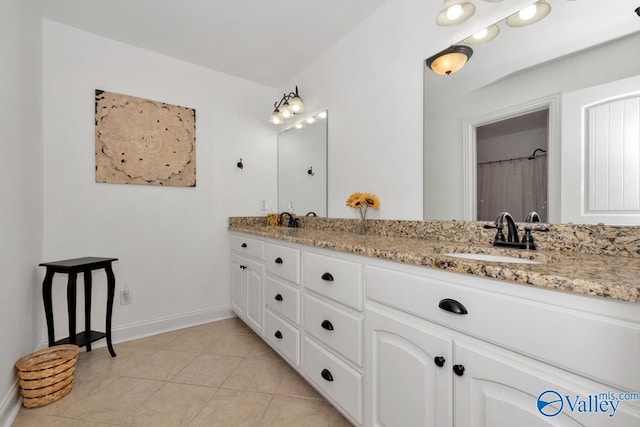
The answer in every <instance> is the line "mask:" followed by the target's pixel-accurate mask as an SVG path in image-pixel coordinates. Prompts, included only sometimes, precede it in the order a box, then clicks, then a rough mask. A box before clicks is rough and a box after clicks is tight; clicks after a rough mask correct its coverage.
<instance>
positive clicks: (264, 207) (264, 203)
mask: <svg viewBox="0 0 640 427" xmlns="http://www.w3.org/2000/svg"><path fill="white" fill-rule="evenodd" d="M267 209H268V207H267V201H266V200H265V199H260V210H261V211H266V210H267Z"/></svg>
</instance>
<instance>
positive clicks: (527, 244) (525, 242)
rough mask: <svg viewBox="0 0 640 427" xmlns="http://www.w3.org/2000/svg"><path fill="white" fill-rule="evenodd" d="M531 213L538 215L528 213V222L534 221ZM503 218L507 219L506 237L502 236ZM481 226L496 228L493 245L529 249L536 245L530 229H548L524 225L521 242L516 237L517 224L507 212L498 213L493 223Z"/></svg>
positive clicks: (546, 228) (547, 229) (533, 248)
mask: <svg viewBox="0 0 640 427" xmlns="http://www.w3.org/2000/svg"><path fill="white" fill-rule="evenodd" d="M532 214H535V216H538V214H537V213H535V212H531V213H530V214H529V215H527V219H529V217H530V216H531V217H532V218H531V219H532V221H530V222H536V221H535V218H534V217H533V215H532ZM505 220H506V221H507V237H506V238H505V237H504V232H503V229H504V222H505ZM539 221H540V218H539V217H538V221H537V222H539ZM483 228H495V229H496V235H495V237H494V238H493V246H508V247H512V248H517V249H530V250H535V248H536V245H535V244H534V243H533V236H532V235H531V232H532V231H542V232H544V231H549V228H548V227H538V228H531V227H530V226H525V227H524V236H523V237H522V242H521V241H520V239H519V238H518V226H517V225H516V223H515V221H514V220H513V217H512V216H511V214H510V213H509V212H500V213H499V214H498V217H497V218H496V221H495V223H493V224H485V225H483Z"/></svg>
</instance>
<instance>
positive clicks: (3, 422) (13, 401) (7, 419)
mask: <svg viewBox="0 0 640 427" xmlns="http://www.w3.org/2000/svg"><path fill="white" fill-rule="evenodd" d="M21 405H22V400H21V397H20V388H19V386H18V381H16V382H15V383H14V384H13V387H11V390H9V393H7V395H6V396H5V397H4V399H2V402H0V427H11V424H13V420H15V419H16V416H17V415H18V411H19V410H20V406H21Z"/></svg>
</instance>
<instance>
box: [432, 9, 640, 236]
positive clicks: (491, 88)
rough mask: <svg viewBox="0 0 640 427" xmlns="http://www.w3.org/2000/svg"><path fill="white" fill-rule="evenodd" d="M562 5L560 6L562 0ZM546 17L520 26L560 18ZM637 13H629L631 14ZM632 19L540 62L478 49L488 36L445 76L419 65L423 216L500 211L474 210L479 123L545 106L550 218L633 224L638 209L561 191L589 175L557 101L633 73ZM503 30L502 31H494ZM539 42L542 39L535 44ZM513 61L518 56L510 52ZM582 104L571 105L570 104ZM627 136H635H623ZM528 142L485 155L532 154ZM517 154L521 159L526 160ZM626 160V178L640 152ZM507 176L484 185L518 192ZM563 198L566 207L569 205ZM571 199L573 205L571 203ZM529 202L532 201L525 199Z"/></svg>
mask: <svg viewBox="0 0 640 427" xmlns="http://www.w3.org/2000/svg"><path fill="white" fill-rule="evenodd" d="M565 3H571V2H565ZM554 5H555V3H554ZM558 5H560V4H558ZM563 7H565V6H564V3H563ZM603 7H604V6H603ZM552 16H553V12H552V14H551V15H550V16H549V17H547V19H548V20H549V22H548V23H547V24H546V26H542V25H540V24H541V23H539V24H536V25H540V27H538V28H536V25H534V26H532V27H531V28H529V29H528V30H527V31H530V32H533V31H542V32H551V33H553V32H554V31H553V28H554V27H553V26H552V25H558V26H559V25H562V22H558V21H556V22H555V24H554V22H553V20H552V19H550V18H552ZM601 19H603V20H604V19H607V17H606V16H602V17H601ZM637 19H638V18H637V16H636V17H635V20H636V21H637ZM636 21H633V23H635V26H634V28H633V30H632V31H629V30H627V32H626V33H624V35H623V36H622V37H619V38H616V39H615V40H605V39H607V37H612V34H613V33H611V32H609V33H607V32H605V33H603V35H601V37H602V39H603V40H601V43H599V44H596V45H595V46H594V45H593V43H592V45H591V46H590V47H587V48H584V46H582V47H581V48H580V49H578V51H575V52H570V53H563V54H562V55H561V56H559V57H554V58H553V59H552V60H549V59H544V61H543V63H540V64H538V65H533V64H530V65H528V66H526V67H524V68H522V69H509V66H510V64H509V63H508V59H509V58H508V57H509V53H505V52H510V51H512V50H510V49H506V48H505V45H499V44H498V45H496V46H495V48H497V49H498V51H501V52H500V54H501V55H502V56H503V57H505V58H504V59H502V60H500V59H497V58H499V57H496V56H492V55H491V54H489V51H488V50H484V49H494V47H490V46H489V45H490V44H491V43H495V41H494V42H491V43H490V44H489V45H487V46H484V45H483V46H481V47H475V46H474V50H475V51H476V52H475V53H474V56H473V58H472V60H470V62H469V63H468V64H467V65H466V66H465V68H463V69H462V70H461V71H459V72H458V73H456V74H453V75H451V76H438V75H436V74H434V73H433V72H431V71H430V70H429V69H428V68H426V67H425V68H424V70H425V80H424V96H425V103H424V114H425V117H424V218H425V219H426V220H429V219H437V220H451V219H456V220H477V219H480V220H484V219H486V217H488V218H491V219H495V216H496V215H497V214H498V213H499V212H500V211H503V210H508V209H509V208H508V207H507V206H505V207H503V208H500V209H498V208H497V207H493V208H491V210H496V212H493V214H491V213H487V214H486V217H484V216H483V217H480V216H478V207H479V204H478V200H477V191H478V182H477V179H476V178H477V169H478V163H482V159H481V156H483V155H484V154H482V151H481V150H480V151H479V150H478V145H477V144H478V135H477V133H478V129H482V127H483V126H485V125H488V124H490V123H493V122H495V121H497V120H500V119H503V118H505V117H514V116H518V115H521V114H524V113H533V112H536V111H541V110H544V109H548V110H549V112H548V131H547V135H546V137H547V138H546V139H547V144H548V146H547V148H546V149H547V153H546V154H547V157H546V158H547V162H548V163H547V164H548V178H547V187H548V206H547V207H548V209H547V213H548V220H549V222H574V223H598V222H605V223H608V224H634V223H635V224H640V210H638V211H637V212H636V211H634V210H633V209H632V210H630V211H627V212H621V211H620V210H619V209H618V210H615V209H614V210H611V211H609V212H603V211H600V212H596V213H593V214H591V213H590V212H589V211H588V205H586V203H588V200H587V197H586V196H585V197H583V198H582V199H581V200H580V201H576V198H575V197H568V195H570V194H571V195H575V194H581V192H582V189H581V187H582V186H583V185H584V184H585V183H588V182H590V181H589V180H590V176H588V175H586V174H588V171H589V167H590V166H589V165H588V164H586V163H585V157H588V155H587V154H585V153H586V150H587V148H585V147H584V146H583V145H584V144H582V145H581V143H579V142H578V143H577V144H576V143H568V142H567V143H566V144H565V141H564V139H565V138H573V136H566V133H567V129H566V128H565V126H564V123H563V122H564V121H566V120H565V119H564V115H565V112H564V111H561V108H560V106H561V105H562V106H563V109H564V107H565V105H564V98H565V97H566V96H569V95H571V94H572V93H574V92H575V91H579V90H582V89H585V88H590V87H597V86H599V85H602V84H604V83H606V82H611V81H617V80H622V79H626V78H629V77H632V76H636V75H640V61H638V60H637V58H636V57H635V55H633V54H632V52H634V51H635V50H637V46H638V45H640V33H638V32H635V31H637V28H638V27H637V24H638V22H636ZM543 22H544V21H543ZM520 30H521V29H518V31H520ZM582 31H584V29H583V30H582ZM621 31H622V30H621ZM505 32H506V31H504V32H503V33H505ZM510 35H511V34H501V36H500V37H509V36H510ZM527 40H529V41H530V43H539V42H540V40H541V38H540V37H535V33H529V35H528V37H527ZM602 42H604V43H602ZM553 48H554V45H553V44H549V45H548V50H553ZM542 49H543V46H541V47H540V49H539V50H542ZM534 50H535V49H534ZM513 52H514V55H516V56H517V55H518V52H517V51H513ZM545 53H548V52H545ZM487 59H491V60H492V61H493V62H495V63H494V64H492V63H491V61H489V63H487V61H486V60H487ZM520 59H521V58H520ZM514 62H518V61H516V60H515V59H514ZM627 89H628V90H627V93H632V92H633V91H634V88H632V87H628V88H627ZM635 91H636V92H638V91H640V87H636V88H635ZM618 95H619V94H616V95H612V96H618ZM581 108H582V107H576V110H580V109H581ZM630 111H631V110H630ZM583 130H584V129H583V128H582V127H581V125H580V119H578V125H577V127H576V129H574V130H573V133H574V134H577V135H579V134H580V133H581V132H583ZM628 130H629V132H627V133H628V134H629V135H635V134H634V133H633V132H634V130H633V129H628ZM520 136H521V135H517V134H516V135H513V136H512V138H511V140H512V142H513V143H514V145H519V143H520V142H522V141H523V140H524V138H522V137H520ZM630 138H634V137H633V136H630ZM635 138H636V140H635V144H636V145H638V144H640V138H638V137H637V136H636V137H635ZM503 142H504V141H503ZM530 148H531V147H525V146H521V147H520V148H517V149H519V150H521V151H520V152H519V154H514V153H513V152H507V150H503V151H504V153H502V155H503V158H493V159H491V160H508V159H510V158H516V157H525V156H526V157H528V156H529V155H531V154H532V151H529V150H530ZM561 154H562V156H561ZM592 157H593V156H592ZM619 157H620V156H619ZM620 158H621V157H620ZM491 160H486V161H491ZM627 160H628V159H627ZM523 161H524V162H526V160H523ZM620 161H622V160H620ZM633 163H635V164H634V165H632V166H630V167H631V168H632V169H633V171H632V173H630V174H628V176H632V177H633V176H635V175H634V173H637V172H638V168H640V157H639V159H637V160H634V162H633ZM620 164H622V163H620ZM592 166H593V165H592ZM592 169H593V168H592ZM614 169H615V168H614ZM576 176H577V177H578V178H577V179H576ZM625 176H626V175H625ZM606 179H609V178H606ZM624 179H626V178H624ZM512 181H513V179H512V178H509V177H503V178H500V179H498V181H497V183H493V184H492V185H491V188H492V191H495V192H497V193H499V195H500V197H502V196H505V195H506V196H511V195H513V196H514V197H520V196H521V195H520V194H519V191H514V190H508V189H506V187H505V186H503V185H501V184H500V183H502V184H504V183H507V182H512ZM617 182H618V183H619V184H620V186H622V185H623V184H625V187H627V186H628V185H627V184H630V183H629V182H628V181H624V180H623V179H622V178H621V179H619V180H618V181H617ZM443 183H446V185H445V184H443ZM594 187H597V185H596V186H594ZM570 203H571V204H572V206H569V204H570ZM576 203H578V204H579V206H576ZM592 204H593V203H592ZM585 206H586V207H585ZM530 209H531V210H537V209H538V208H537V207H535V206H532V207H531V208H530ZM524 210H525V211H526V210H528V208H524ZM483 215H484V214H483ZM523 219H524V217H523V218H518V217H516V220H519V221H522V220H523Z"/></svg>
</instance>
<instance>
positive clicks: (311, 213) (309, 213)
mask: <svg viewBox="0 0 640 427" xmlns="http://www.w3.org/2000/svg"><path fill="white" fill-rule="evenodd" d="M305 216H318V215H316V213H315V212H314V211H311V212H307V214H306V215H305Z"/></svg>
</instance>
